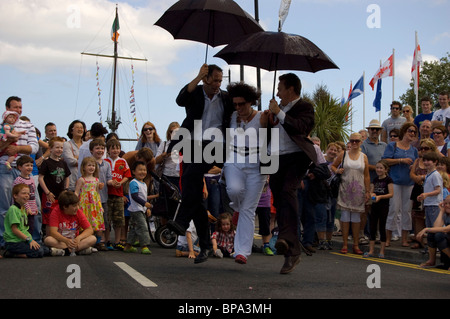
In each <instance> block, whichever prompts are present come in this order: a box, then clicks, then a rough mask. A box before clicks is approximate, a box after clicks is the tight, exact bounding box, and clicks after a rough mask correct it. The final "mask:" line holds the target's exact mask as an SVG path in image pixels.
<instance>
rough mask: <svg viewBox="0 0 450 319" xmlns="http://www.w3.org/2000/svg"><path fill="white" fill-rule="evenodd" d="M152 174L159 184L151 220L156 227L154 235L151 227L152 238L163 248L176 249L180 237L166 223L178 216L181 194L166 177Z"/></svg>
mask: <svg viewBox="0 0 450 319" xmlns="http://www.w3.org/2000/svg"><path fill="white" fill-rule="evenodd" d="M151 174H152V176H153V178H154V180H155V181H156V182H157V183H158V184H159V187H158V189H159V197H158V198H157V199H155V200H154V202H153V203H152V204H153V207H152V209H151V210H152V216H151V217H150V219H151V221H152V222H153V223H154V225H155V231H154V233H153V232H152V231H150V227H149V233H150V238H151V239H152V240H153V241H154V242H157V243H158V244H159V245H160V246H161V247H163V248H175V246H176V245H177V240H178V236H177V234H175V233H174V232H173V231H171V230H170V229H169V228H168V227H167V225H166V222H167V220H168V219H173V218H175V216H176V215H177V213H178V210H179V209H180V205H181V194H180V191H179V190H178V187H177V186H176V185H174V184H173V183H171V182H170V181H169V180H168V179H167V178H166V177H165V176H161V177H159V176H158V175H157V174H155V173H154V172H151Z"/></svg>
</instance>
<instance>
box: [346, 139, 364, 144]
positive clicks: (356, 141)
mask: <svg viewBox="0 0 450 319" xmlns="http://www.w3.org/2000/svg"><path fill="white" fill-rule="evenodd" d="M349 142H350V143H352V144H354V143H359V142H361V140H350V141H349Z"/></svg>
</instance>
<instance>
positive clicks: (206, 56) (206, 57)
mask: <svg viewBox="0 0 450 319" xmlns="http://www.w3.org/2000/svg"><path fill="white" fill-rule="evenodd" d="M207 62H208V44H206V54H205V64H208V63H207Z"/></svg>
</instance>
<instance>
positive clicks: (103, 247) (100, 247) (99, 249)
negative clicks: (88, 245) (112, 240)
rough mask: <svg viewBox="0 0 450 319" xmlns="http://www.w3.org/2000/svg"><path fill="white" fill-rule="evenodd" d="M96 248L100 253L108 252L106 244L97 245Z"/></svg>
mask: <svg viewBox="0 0 450 319" xmlns="http://www.w3.org/2000/svg"><path fill="white" fill-rule="evenodd" d="M95 248H97V250H98V251H108V248H106V245H105V243H104V242H100V243H97V244H95Z"/></svg>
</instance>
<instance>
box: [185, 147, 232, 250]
mask: <svg viewBox="0 0 450 319" xmlns="http://www.w3.org/2000/svg"><path fill="white" fill-rule="evenodd" d="M194 143H195V142H192V144H191V145H192V147H193V149H194ZM208 144H209V143H208V142H203V145H202V148H201V149H202V151H203V150H204V148H205V147H206V146H207V145H208ZM193 155H194V154H193ZM185 160H186V159H185V158H183V163H182V165H183V166H182V175H181V206H180V211H179V212H178V215H177V217H176V222H177V223H179V224H180V225H181V226H183V227H184V228H186V229H187V228H188V227H189V223H190V222H191V220H193V221H194V225H195V228H196V230H197V235H198V238H199V246H200V248H201V249H211V248H212V244H211V239H210V228H209V220H208V213H207V212H206V208H205V206H204V204H203V176H204V174H206V173H207V172H208V171H209V170H210V169H211V168H212V167H213V166H214V165H216V166H222V165H223V164H222V163H206V162H205V161H202V162H200V163H196V162H194V159H191V161H190V163H189V161H187V160H186V161H185Z"/></svg>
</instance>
